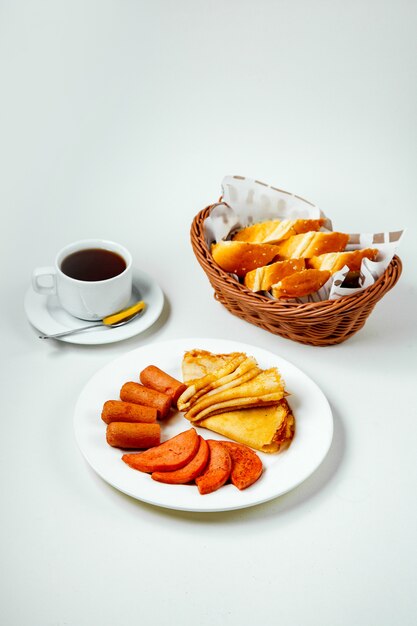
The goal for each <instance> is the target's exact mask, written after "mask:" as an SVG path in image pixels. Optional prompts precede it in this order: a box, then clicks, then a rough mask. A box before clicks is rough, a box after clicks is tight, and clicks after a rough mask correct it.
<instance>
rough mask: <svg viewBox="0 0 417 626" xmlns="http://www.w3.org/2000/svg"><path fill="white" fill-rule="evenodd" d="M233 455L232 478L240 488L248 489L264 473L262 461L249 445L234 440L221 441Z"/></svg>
mask: <svg viewBox="0 0 417 626" xmlns="http://www.w3.org/2000/svg"><path fill="white" fill-rule="evenodd" d="M221 444H222V445H223V446H225V447H226V448H227V450H228V451H229V454H230V456H231V457H232V471H231V473H230V479H231V481H232V483H233V484H234V485H235V487H237V488H238V489H246V488H247V487H250V485H253V483H254V482H256V481H257V480H258V478H259V477H260V475H261V474H262V470H263V467H262V461H261V459H260V458H259V457H258V455H257V454H256V452H254V451H253V450H251V449H250V448H248V446H245V445H243V444H242V443H234V442H232V441H221Z"/></svg>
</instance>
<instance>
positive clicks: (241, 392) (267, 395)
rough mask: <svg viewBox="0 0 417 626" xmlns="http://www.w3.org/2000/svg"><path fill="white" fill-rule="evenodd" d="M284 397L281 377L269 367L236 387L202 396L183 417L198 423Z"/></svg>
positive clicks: (273, 368) (274, 369)
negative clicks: (219, 414) (206, 418)
mask: <svg viewBox="0 0 417 626" xmlns="http://www.w3.org/2000/svg"><path fill="white" fill-rule="evenodd" d="M284 396H285V387H284V383H283V381H282V379H281V376H280V374H279V372H278V370H277V368H276V367H271V368H269V369H267V370H264V371H261V372H260V373H258V374H256V376H255V377H254V378H252V379H250V380H249V381H247V382H244V383H242V384H240V385H238V386H237V387H232V388H231V389H230V388H228V389H224V390H223V391H222V390H220V391H216V392H209V393H207V394H204V395H203V396H201V397H200V398H199V399H198V400H197V402H196V403H195V404H194V405H193V406H191V408H190V409H188V411H187V412H186V414H185V417H186V418H187V419H188V420H190V421H191V422H199V421H200V420H202V419H204V418H205V417H209V416H210V415H216V414H218V413H223V412H224V411H229V410H233V409H238V408H243V407H256V406H263V407H264V406H269V405H272V404H276V403H277V402H278V401H279V400H281V399H282V398H283V397H284Z"/></svg>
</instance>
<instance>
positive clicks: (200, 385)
mask: <svg viewBox="0 0 417 626" xmlns="http://www.w3.org/2000/svg"><path fill="white" fill-rule="evenodd" d="M245 359H246V354H241V353H237V352H236V353H232V354H231V355H230V358H229V359H228V360H227V361H226V362H225V363H224V364H222V365H221V367H220V368H218V369H215V370H211V371H209V372H208V373H207V374H206V375H205V376H202V377H201V378H197V379H194V380H189V381H188V382H187V383H186V384H187V389H186V390H185V391H184V393H182V394H181V396H180V397H179V398H178V402H177V406H178V408H179V410H180V411H184V410H185V409H186V408H187V407H188V405H189V401H190V399H191V398H192V397H193V396H194V395H195V394H196V393H198V392H199V391H201V390H203V389H206V388H211V387H210V386H211V385H213V383H216V381H218V380H220V379H221V378H223V377H224V376H228V375H229V374H233V372H235V371H236V369H237V368H238V367H239V365H240V364H241V363H243V361H245Z"/></svg>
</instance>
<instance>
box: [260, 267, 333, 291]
mask: <svg viewBox="0 0 417 626" xmlns="http://www.w3.org/2000/svg"><path fill="white" fill-rule="evenodd" d="M330 276H331V274H330V272H329V271H321V270H314V269H310V270H303V271H302V272H297V273H295V274H291V275H290V276H287V277H286V278H283V279H282V280H280V282H279V283H277V284H276V285H272V288H271V292H272V295H273V297H274V298H301V297H303V296H308V295H310V294H311V293H314V292H315V291H318V290H319V289H320V288H321V287H323V285H324V284H325V283H326V282H327V281H328V280H329V278H330Z"/></svg>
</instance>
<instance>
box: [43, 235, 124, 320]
mask: <svg viewBox="0 0 417 626" xmlns="http://www.w3.org/2000/svg"><path fill="white" fill-rule="evenodd" d="M96 249H99V250H106V251H109V252H112V253H115V254H116V255H118V256H119V257H122V259H123V260H124V262H125V264H126V267H125V269H123V271H121V273H119V274H117V275H116V276H112V277H111V278H106V279H104V280H80V279H78V278H72V277H71V276H69V275H67V274H65V273H64V272H63V271H62V263H63V261H64V260H66V259H67V258H68V257H69V256H70V255H72V254H73V253H77V252H80V251H82V250H96ZM121 267H123V265H121ZM132 273H133V271H132V256H131V254H130V252H129V251H128V250H126V248H124V247H123V246H121V245H120V244H118V243H115V242H113V241H106V240H104V239H84V240H82V241H76V242H74V243H71V244H69V245H68V246H65V248H63V249H62V250H61V251H60V252H58V254H57V256H56V259H55V264H54V266H53V267H39V268H37V269H35V270H34V272H33V274H32V287H33V289H34V290H35V291H36V292H37V293H40V294H43V295H57V296H58V299H59V302H60V305H61V306H62V308H63V309H65V310H66V311H67V312H68V313H70V314H71V315H74V317H78V318H80V319H82V320H88V321H93V320H98V319H103V317H106V315H111V314H112V313H116V312H117V311H120V310H121V309H123V308H124V307H126V306H128V304H129V300H130V297H131V295H132ZM45 279H46V280H47V281H49V282H50V283H51V281H52V284H50V285H45V284H44V283H45Z"/></svg>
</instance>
